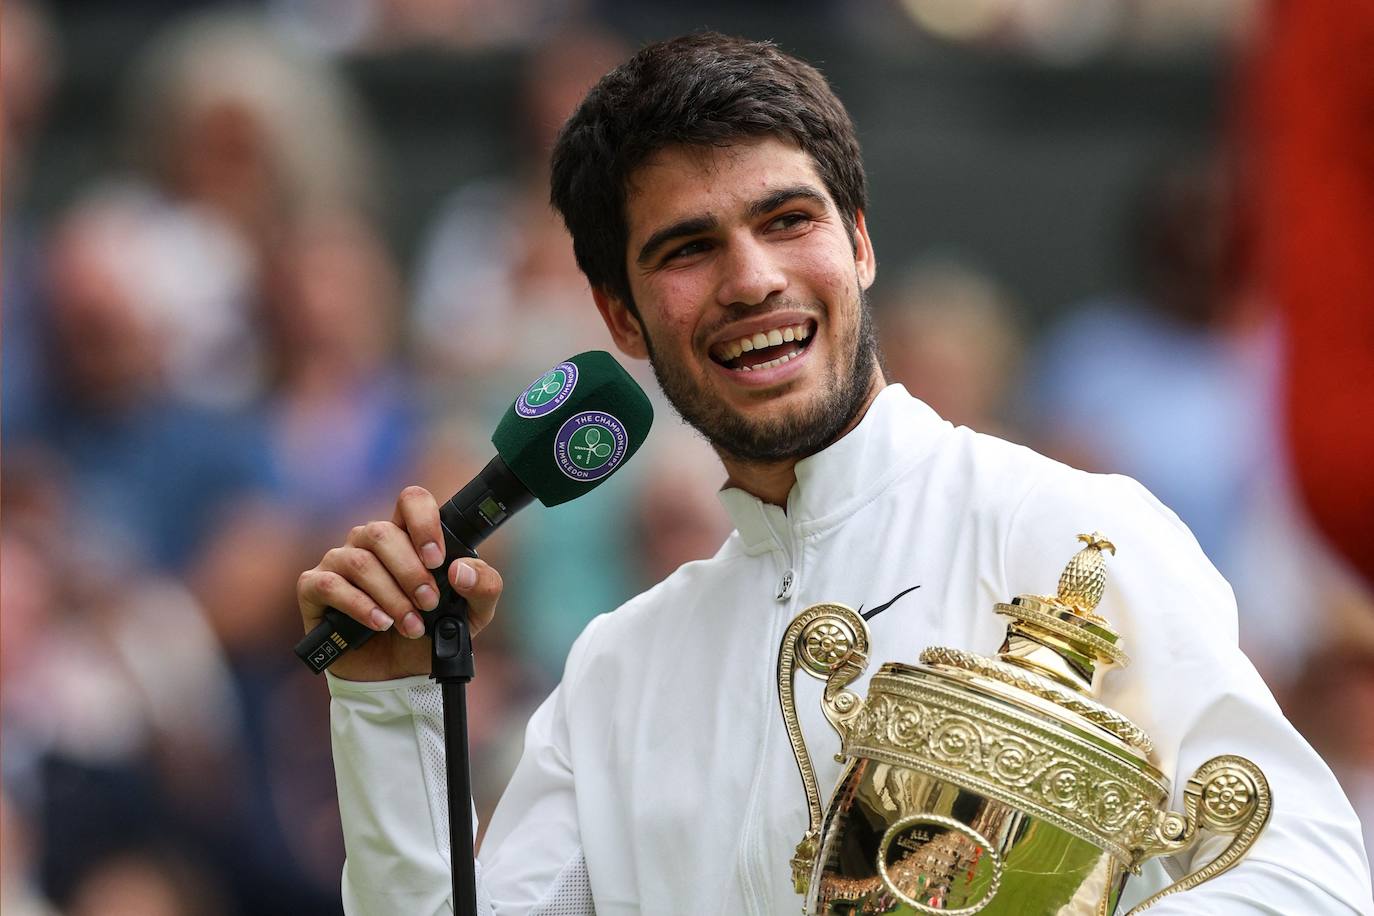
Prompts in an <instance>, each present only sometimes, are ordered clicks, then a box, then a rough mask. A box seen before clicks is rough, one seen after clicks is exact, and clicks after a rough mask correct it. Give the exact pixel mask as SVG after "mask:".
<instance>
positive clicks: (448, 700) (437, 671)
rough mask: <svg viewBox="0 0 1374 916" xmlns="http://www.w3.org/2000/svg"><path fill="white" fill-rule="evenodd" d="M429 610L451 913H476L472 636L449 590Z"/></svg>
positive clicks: (460, 604) (463, 603)
mask: <svg viewBox="0 0 1374 916" xmlns="http://www.w3.org/2000/svg"><path fill="white" fill-rule="evenodd" d="M443 591H444V592H445V593H446V594H445V596H444V599H443V601H442V603H441V604H440V606H439V607H438V608H436V609H435V610H434V611H432V612H431V614H432V615H433V616H432V617H431V621H432V627H431V630H430V632H431V634H432V636H433V638H434V644H433V645H434V649H433V654H432V661H433V665H434V667H433V669H432V671H431V673H430V677H431V678H433V679H434V680H436V681H438V682H439V684H440V685H442V690H443V697H444V756H445V758H446V759H447V761H448V840H449V842H448V848H449V870H450V871H451V872H452V873H453V912H454V914H455V916H477V875H476V867H475V864H474V862H475V860H474V858H473V851H472V768H471V764H470V760H469V754H468V702H467V685H468V681H470V680H472V677H473V673H474V669H473V662H472V636H471V633H470V631H469V630H468V618H467V609H468V606H467V602H466V601H464V600H463V599H462V598H460V597H459V596H458V595H457V594H455V593H454V592H453V591H452V590H450V589H444V590H443Z"/></svg>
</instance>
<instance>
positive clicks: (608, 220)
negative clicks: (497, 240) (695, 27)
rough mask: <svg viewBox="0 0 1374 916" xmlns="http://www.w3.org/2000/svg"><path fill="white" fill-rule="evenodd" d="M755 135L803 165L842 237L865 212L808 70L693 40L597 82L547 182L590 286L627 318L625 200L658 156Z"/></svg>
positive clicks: (821, 89) (836, 113)
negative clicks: (821, 188)
mask: <svg viewBox="0 0 1374 916" xmlns="http://www.w3.org/2000/svg"><path fill="white" fill-rule="evenodd" d="M762 136H774V137H778V138H780V139H783V140H786V141H789V142H792V143H795V144H796V145H797V146H798V147H800V148H801V149H802V151H803V152H805V153H807V154H808V155H809V156H810V157H811V159H812V161H813V162H815V164H816V170H817V171H818V172H819V173H820V177H821V180H822V181H824V182H825V186H826V189H827V190H828V191H829V192H830V196H831V197H832V198H833V199H834V201H835V205H836V207H837V208H838V209H839V212H840V215H841V217H842V218H843V219H844V222H845V226H846V228H847V229H849V231H850V235H851V237H852V235H853V226H854V220H855V217H856V215H857V214H858V212H859V210H861V209H863V208H864V207H865V206H866V205H867V203H868V190H867V181H866V179H865V177H864V170H863V162H862V160H861V159H860V155H859V141H858V139H857V138H856V137H855V135H854V124H853V122H852V121H851V120H850V118H849V113H848V112H846V111H845V108H844V105H843V104H842V103H841V102H840V100H839V99H838V98H836V96H835V93H834V92H833V91H832V90H831V88H830V85H829V83H827V82H826V80H825V77H823V76H822V75H821V74H820V72H819V71H818V70H816V68H815V67H812V66H811V65H810V64H807V63H804V62H803V61H800V60H797V59H796V58H795V57H791V56H789V55H787V54H784V53H783V52H782V51H779V50H778V48H777V47H776V46H775V45H773V44H772V43H771V42H764V41H746V40H745V39H742V38H732V37H730V36H727V35H721V34H718V33H715V32H700V33H696V34H692V35H686V36H683V37H680V38H674V39H671V40H669V41H663V42H658V43H656V44H651V45H648V46H646V47H645V48H643V49H642V50H641V51H640V52H639V53H638V54H636V55H635V56H634V57H632V58H630V59H629V60H628V61H626V62H625V63H623V64H621V65H620V66H619V67H617V68H616V69H614V70H612V71H611V72H610V73H608V74H606V76H604V77H602V79H601V81H600V82H599V83H597V84H596V86H595V87H594V88H593V89H592V90H591V92H589V93H588V94H587V97H586V98H585V99H583V101H582V104H581V105H580V106H578V109H577V111H576V112H574V113H573V115H572V117H571V118H569V119H568V122H567V123H566V124H564V125H563V129H562V131H561V132H560V133H559V135H558V142H557V143H556V144H555V145H554V150H553V163H552V177H551V180H550V184H551V188H552V193H551V197H552V201H553V205H554V207H555V208H556V209H557V210H558V212H559V213H561V214H562V215H563V222H564V223H565V224H566V225H567V227H568V232H569V233H570V234H571V235H572V239H573V252H574V253H575V254H576V256H577V264H578V266H579V267H580V268H581V269H582V272H583V273H584V274H586V275H587V280H588V281H589V282H590V283H591V285H592V286H593V287H596V288H599V289H604V290H606V291H607V292H609V293H610V294H611V295H613V296H615V297H617V298H619V299H620V300H621V301H622V302H624V303H626V304H627V305H628V306H629V308H630V309H631V311H634V310H635V305H634V298H633V297H632V296H631V295H630V281H629V273H628V271H627V269H626V264H625V258H626V247H627V245H628V241H629V239H628V235H629V229H628V227H627V225H626V215H625V197H626V191H625V189H626V183H627V181H628V179H629V177H630V175H631V174H633V172H634V170H635V169H637V168H638V167H639V166H640V165H642V164H643V163H644V162H645V161H646V160H647V159H648V158H649V157H650V156H652V155H653V154H654V153H656V152H658V151H659V150H661V149H664V148H665V147H669V146H677V145H688V146H728V145H730V144H732V143H734V142H736V141H739V140H741V139H745V138H754V137H762ZM636 314H638V313H637V312H636Z"/></svg>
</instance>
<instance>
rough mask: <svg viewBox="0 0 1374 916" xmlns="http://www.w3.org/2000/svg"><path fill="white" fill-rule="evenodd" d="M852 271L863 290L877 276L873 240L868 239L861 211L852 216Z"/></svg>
mask: <svg viewBox="0 0 1374 916" xmlns="http://www.w3.org/2000/svg"><path fill="white" fill-rule="evenodd" d="M854 270H855V272H856V273H858V275H859V283H861V284H862V285H863V288H864V289H868V288H869V287H870V286H872V285H873V278H874V277H876V276H877V275H878V258H877V256H876V255H875V254H874V253H873V240H872V239H870V238H869V237H868V223H867V222H865V221H864V211H862V210H860V211H858V212H857V213H855V214H854Z"/></svg>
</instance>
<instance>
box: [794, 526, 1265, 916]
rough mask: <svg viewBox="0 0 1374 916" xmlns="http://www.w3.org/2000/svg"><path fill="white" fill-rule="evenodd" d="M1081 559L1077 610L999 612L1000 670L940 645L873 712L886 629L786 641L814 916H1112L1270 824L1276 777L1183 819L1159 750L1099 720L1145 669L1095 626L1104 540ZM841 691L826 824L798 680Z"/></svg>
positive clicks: (1191, 883) (797, 633)
mask: <svg viewBox="0 0 1374 916" xmlns="http://www.w3.org/2000/svg"><path fill="white" fill-rule="evenodd" d="M1079 540H1081V541H1084V542H1086V544H1087V546H1086V547H1084V548H1083V549H1082V550H1080V551H1079V552H1078V553H1077V554H1076V555H1075V556H1074V557H1073V559H1072V560H1070V561H1069V564H1068V566H1067V568H1065V570H1064V573H1063V575H1062V576H1061V577H1060V579H1059V589H1058V595H1057V596H1055V597H1052V598H1051V597H1038V596H1033V595H1022V596H1020V597H1018V598H1016V599H1015V600H1014V601H1012V602H1011V603H1010V604H998V605H997V606H996V610H997V613H999V614H1002V615H1004V616H1006V617H1008V618H1010V623H1009V624H1008V626H1007V635H1006V640H1005V641H1004V642H1003V644H1002V647H1001V649H1000V650H999V651H998V653H997V656H996V657H993V658H988V657H985V656H981V655H975V654H973V653H971V652H964V651H961V650H958V649H946V648H938V647H932V648H928V649H926V650H925V651H924V652H922V653H921V657H920V664H918V665H906V664H901V663H898V662H889V663H887V664H885V665H883V666H882V668H881V669H879V671H878V672H877V673H876V674H875V675H874V676H873V678H872V680H871V682H870V684H869V688H868V697H867V699H864V700H861V699H860V698H859V697H858V696H857V695H856V694H854V693H852V692H851V691H848V690H846V689H844V688H845V686H846V685H847V684H849V683H850V682H852V681H853V680H854V679H855V678H857V677H858V676H859V675H860V674H861V673H862V672H863V670H864V668H865V667H866V666H867V664H868V631H867V624H866V623H865V622H864V620H863V618H861V617H860V616H859V615H858V614H856V613H855V612H854V611H852V610H850V609H849V608H847V607H845V606H843V605H838V604H819V605H815V606H813V607H810V608H807V609H806V610H805V611H803V612H802V613H801V614H800V615H799V616H798V617H797V618H796V619H795V620H794V621H793V622H792V625H791V626H790V627H789V628H788V630H787V633H786V635H785V636H784V637H783V643H782V648H781V652H780V653H779V657H778V696H779V700H780V702H781V704H782V712H783V720H784V722H785V724H786V726H787V733H788V737H789V739H790V740H791V742H792V750H793V753H794V754H795V755H796V758H797V766H798V768H799V769H800V770H801V775H802V783H803V785H804V787H805V789H806V796H807V801H808V805H809V809H810V828H809V829H808V831H807V833H806V835H805V836H804V837H803V839H802V841H801V843H800V844H799V845H798V846H797V852H796V855H795V857H794V858H793V859H792V873H793V878H794V880H795V882H796V888H797V892H798V893H800V894H804V895H805V897H806V906H805V912H806V913H809V914H836V916H838V914H844V916H869V914H880V913H903V914H907V913H938V914H943V916H954V914H959V916H965V914H974V913H981V914H984V916H1006V914H1017V916H1041V914H1055V916H1110V914H1112V913H1113V912H1115V909H1116V905H1117V902H1118V900H1119V899H1120V896H1121V891H1122V888H1123V887H1124V886H1125V883H1126V879H1127V878H1128V877H1129V876H1130V874H1131V873H1132V872H1138V870H1139V866H1140V864H1141V863H1142V862H1144V861H1145V860H1147V859H1150V858H1153V857H1155V856H1160V855H1170V854H1174V853H1178V852H1181V851H1184V850H1187V849H1189V848H1190V847H1192V846H1193V845H1194V844H1195V843H1196V842H1197V840H1198V839H1199V835H1200V830H1202V829H1205V830H1209V831H1213V832H1215V833H1219V834H1226V835H1230V836H1231V841H1230V843H1229V845H1227V847H1226V848H1225V849H1224V850H1223V851H1222V853H1221V854H1220V855H1219V856H1217V857H1216V858H1215V859H1213V860H1212V861H1211V862H1210V863H1208V864H1207V865H1205V866H1203V867H1202V868H1200V869H1198V870H1197V871H1195V872H1193V873H1192V874H1189V875H1187V876H1186V877H1184V878H1183V879H1181V880H1179V881H1177V882H1176V883H1174V884H1172V885H1170V886H1169V887H1167V888H1165V889H1164V890H1162V891H1160V892H1159V893H1157V894H1155V895H1154V896H1152V897H1150V898H1149V899H1148V900H1146V901H1144V902H1142V903H1141V904H1140V905H1139V906H1138V907H1136V908H1135V909H1133V910H1132V911H1131V913H1132V914H1134V913H1136V912H1138V911H1139V910H1142V909H1144V908H1145V907H1147V906H1149V905H1150V904H1152V903H1154V902H1155V901H1157V900H1158V899H1159V898H1161V897H1163V896H1165V895H1167V894H1171V893H1174V892H1176V891H1181V890H1186V889H1188V888H1191V887H1196V886H1197V885H1199V884H1201V883H1202V882H1204V881H1206V880H1208V879H1210V878H1212V877H1214V876H1216V875H1218V874H1221V873H1222V872H1224V871H1226V870H1227V869H1229V868H1230V867H1232V866H1233V865H1235V864H1236V862H1237V861H1239V860H1240V859H1241V857H1242V856H1244V855H1245V853H1246V852H1247V851H1248V850H1249V849H1250V847H1251V846H1252V845H1253V844H1254V842H1255V840H1256V838H1257V837H1258V836H1259V834H1260V831H1262V830H1263V829H1264V826H1265V824H1266V823H1267V822H1268V819H1269V812H1270V809H1271V796H1270V791H1269V784H1268V781H1267V780H1266V779H1265V777H1264V774H1263V773H1262V772H1261V771H1260V769H1259V767H1257V766H1256V765H1255V764H1254V763H1252V762H1251V761H1249V760H1247V759H1245V758H1244V757H1237V756H1231V755H1224V756H1220V757H1214V758H1212V759H1211V760H1208V761H1207V762H1206V763H1204V764H1202V766H1200V767H1199V768H1198V769H1197V771H1196V772H1195V773H1194V774H1193V776H1192V778H1191V779H1189V780H1188V783H1187V786H1186V788H1185V790H1184V800H1183V811H1182V812H1181V813H1180V812H1175V811H1171V810H1169V808H1168V800H1169V780H1168V778H1167V777H1165V776H1164V774H1163V773H1161V772H1160V771H1159V770H1158V769H1156V768H1155V766H1154V765H1152V764H1151V763H1150V760H1149V755H1150V753H1151V752H1152V750H1153V746H1152V744H1151V742H1150V739H1149V736H1147V735H1146V734H1145V733H1144V732H1143V731H1142V730H1141V729H1140V728H1139V727H1138V726H1136V725H1135V724H1134V723H1133V722H1131V721H1130V720H1129V719H1127V718H1125V717H1124V716H1122V715H1120V714H1118V713H1116V712H1114V711H1113V710H1111V709H1109V708H1107V707H1106V706H1104V705H1102V704H1101V703H1099V702H1097V700H1096V699H1094V697H1095V696H1096V695H1097V692H1098V688H1099V686H1100V685H1101V682H1102V677H1103V675H1104V674H1105V673H1106V672H1107V671H1108V670H1109V669H1111V668H1114V667H1118V666H1124V665H1126V664H1127V663H1128V661H1127V658H1126V654H1125V653H1124V652H1123V651H1122V650H1121V647H1120V646H1119V645H1118V643H1119V639H1118V636H1117V634H1116V633H1115V632H1114V631H1113V630H1112V629H1111V627H1110V626H1109V625H1108V623H1107V621H1106V620H1104V619H1103V618H1102V617H1100V616H1098V615H1097V614H1096V612H1095V609H1096V607H1097V604H1098V602H1099V601H1100V600H1101V598H1102V592H1103V588H1104V586H1105V584H1106V571H1105V563H1104V561H1103V557H1102V551H1103V550H1108V551H1111V552H1112V553H1115V552H1116V548H1115V547H1114V546H1113V545H1112V544H1111V543H1110V542H1109V541H1107V540H1106V539H1105V538H1103V537H1102V535H1100V534H1092V535H1080V536H1079ZM798 668H800V669H801V670H802V671H805V672H806V673H807V674H809V675H811V676H813V677H817V678H820V679H822V680H824V681H825V689H824V693H823V696H822V699H821V706H822V710H823V712H824V713H825V716H826V718H827V719H828V720H829V721H830V723H831V725H833V726H834V728H835V730H836V731H837V732H839V735H840V740H841V745H842V748H841V753H842V756H841V757H839V758H837V760H839V761H840V762H842V763H844V764H845V766H844V769H843V771H842V772H841V775H840V780H839V784H838V785H837V786H836V788H835V792H834V794H833V795H832V797H831V801H830V804H829V806H828V809H827V810H826V811H825V812H824V815H823V816H822V807H821V801H820V794H819V791H818V788H817V785H816V776H815V771H814V770H813V769H812V767H811V760H810V757H809V755H808V753H807V750H806V746H805V744H804V743H803V740H802V734H801V728H800V725H799V723H798V721H797V715H796V706H795V703H794V701H793V682H794V677H795V673H796V671H797V669H798Z"/></svg>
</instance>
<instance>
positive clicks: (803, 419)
mask: <svg viewBox="0 0 1374 916" xmlns="http://www.w3.org/2000/svg"><path fill="white" fill-rule="evenodd" d="M856 285H857V286H858V289H859V293H858V298H859V322H858V326H857V328H856V329H855V331H854V333H853V334H851V335H849V336H848V338H847V339H841V340H839V341H838V342H837V351H838V353H837V355H838V357H839V358H840V359H841V360H844V361H846V362H847V363H848V365H841V366H840V367H839V371H838V372H837V373H834V374H832V375H830V376H828V377H827V378H826V379H825V380H824V382H823V383H822V388H821V390H820V391H819V392H818V393H817V395H816V396H815V397H814V398H813V399H812V401H811V403H809V404H806V405H803V406H802V407H801V408H798V409H797V410H795V411H793V412H791V413H788V414H785V415H782V416H777V417H769V418H764V419H753V418H748V417H745V416H742V415H741V414H740V413H738V412H737V411H735V410H734V409H733V408H731V407H729V406H727V405H726V404H724V403H721V402H720V401H718V400H715V399H713V398H712V397H711V396H710V395H709V394H708V393H706V392H704V391H702V390H701V388H700V387H698V386H697V385H696V384H695V383H694V382H693V381H692V378H691V376H690V374H689V373H688V372H687V371H686V369H685V368H684V367H682V366H680V365H675V364H672V363H670V362H669V361H668V360H664V359H660V358H659V356H658V354H657V353H655V351H654V345H653V341H652V340H651V339H650V338H649V336H648V334H647V333H646V334H645V336H644V342H645V344H646V346H647V348H648V351H649V365H650V367H651V368H652V369H653V372H654V378H656V379H657V380H658V384H659V387H660V388H662V389H663V394H664V395H665V396H666V397H667V398H668V402H669V403H670V404H672V405H673V409H674V410H676V411H677V413H678V416H680V417H682V419H683V420H684V421H686V422H687V423H688V424H689V425H690V426H691V427H692V428H693V429H695V430H696V431H697V432H698V433H700V434H701V435H702V436H704V437H705V438H706V440H707V441H708V442H710V443H711V445H712V446H714V447H715V448H716V449H717V450H719V451H721V452H723V453H725V454H726V455H728V456H730V457H731V458H734V459H736V460H738V461H742V462H746V463H751V464H769V463H774V462H778V461H787V460H797V459H801V458H805V457H806V456H808V455H814V454H815V453H816V452H819V451H820V450H821V449H823V448H825V447H826V446H828V445H830V444H831V443H832V442H834V441H835V440H836V439H838V438H839V437H840V433H841V432H842V431H844V430H845V429H846V428H847V427H848V426H849V424H850V423H851V422H852V421H853V420H854V418H855V417H856V416H858V414H859V411H860V410H862V409H863V406H864V404H865V403H866V401H867V399H868V389H869V385H870V384H871V382H872V378H873V370H874V367H875V366H879V365H880V359H881V357H880V356H879V353H878V340H877V334H876V332H875V331H874V326H873V316H872V313H871V312H870V311H869V307H868V296H867V291H866V290H865V289H864V288H863V286H862V285H861V284H856Z"/></svg>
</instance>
